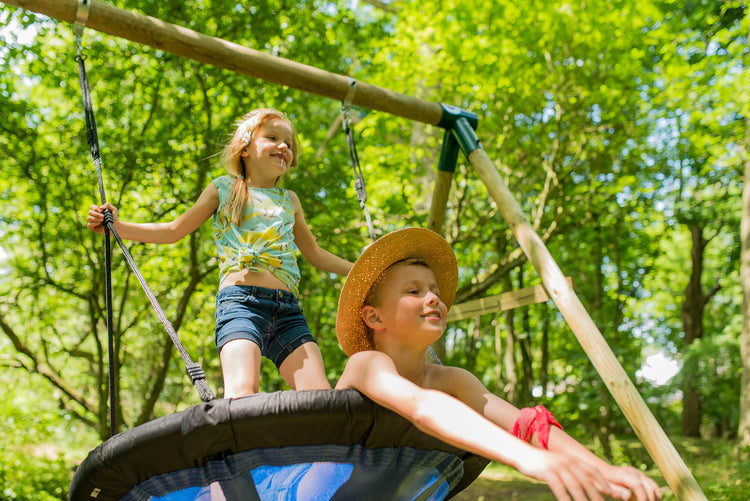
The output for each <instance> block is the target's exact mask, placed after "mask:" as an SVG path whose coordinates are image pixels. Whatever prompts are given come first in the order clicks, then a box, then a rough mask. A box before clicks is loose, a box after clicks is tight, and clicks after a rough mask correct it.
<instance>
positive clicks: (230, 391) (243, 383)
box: [224, 379, 260, 398]
mask: <svg viewBox="0 0 750 501" xmlns="http://www.w3.org/2000/svg"><path fill="white" fill-rule="evenodd" d="M259 392H260V382H259V381H257V380H255V381H252V380H249V379H248V380H240V381H237V380H233V381H231V382H226V381H225V384H224V398H239V397H246V396H248V395H255V394H256V393H259Z"/></svg>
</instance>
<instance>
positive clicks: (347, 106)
mask: <svg viewBox="0 0 750 501" xmlns="http://www.w3.org/2000/svg"><path fill="white" fill-rule="evenodd" d="M354 89H356V82H355V81H354V80H350V82H349V94H348V95H347V97H346V99H345V100H344V103H343V105H342V107H341V113H342V115H343V122H344V132H345V133H346V142H347V144H348V145H349V158H350V159H351V161H352V168H353V169H354V189H355V190H357V199H358V200H359V206H360V207H362V210H363V211H364V213H365V219H366V220H367V228H368V229H369V230H370V238H371V239H372V241H373V242H375V231H374V230H373V227H372V220H371V219H370V211H369V210H367V205H365V202H366V201H367V190H366V189H365V177H364V176H363V175H362V167H360V164H359V155H357V143H356V141H355V140H354V131H353V130H352V127H351V125H350V124H351V119H350V117H349V113H350V111H351V99H352V97H353V94H354V92H355V91H354ZM429 351H430V356H432V360H433V361H434V362H435V363H436V364H437V365H443V361H442V360H440V357H439V356H438V354H437V353H436V352H435V350H434V349H433V347H432V346H430V348H429Z"/></svg>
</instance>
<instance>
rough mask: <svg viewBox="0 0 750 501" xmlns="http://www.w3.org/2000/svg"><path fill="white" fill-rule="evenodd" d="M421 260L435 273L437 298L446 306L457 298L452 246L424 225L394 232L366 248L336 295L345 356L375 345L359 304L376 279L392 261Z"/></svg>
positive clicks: (372, 347)
mask: <svg viewBox="0 0 750 501" xmlns="http://www.w3.org/2000/svg"><path fill="white" fill-rule="evenodd" d="M410 258H417V259H420V260H422V261H424V262H425V263H426V264H427V265H428V266H429V267H430V269H431V270H432V272H433V273H434V274H435V279H436V280H437V284H438V287H439V288H440V299H442V301H443V303H445V306H447V307H448V308H450V307H451V305H452V304H453V300H454V299H455V298H456V286H457V284H458V267H457V265H456V255H455V253H454V252H453V249H452V248H451V246H450V245H449V244H448V242H446V241H445V239H444V238H443V237H441V236H440V235H438V234H437V233H435V232H434V231H430V230H427V229H424V228H406V229H404V230H398V231H394V232H393V233H388V234H387V235H385V236H383V237H381V238H379V239H378V240H376V241H375V242H374V243H373V244H372V245H370V246H369V247H367V248H366V249H365V251H364V252H363V253H362V255H361V256H360V257H359V259H357V262H356V263H354V267H353V268H352V269H351V271H350V272H349V275H347V277H346V282H344V287H343V288H342V289H341V296H339V309H338V313H337V315H336V337H338V340H339V343H340V344H341V348H343V350H344V353H346V355H347V356H351V355H353V354H354V353H357V352H358V351H364V350H373V349H375V346H374V345H373V343H372V338H371V336H370V334H369V333H368V331H367V326H366V325H365V323H364V321H363V320H362V307H363V306H364V304H365V299H366V298H367V294H368V293H369V292H370V289H371V288H372V286H373V284H374V283H375V281H376V280H377V279H378V277H380V275H381V274H382V273H383V272H384V271H385V270H386V269H387V268H388V267H389V266H391V265H392V264H394V263H397V262H399V261H403V260H404V259H410Z"/></svg>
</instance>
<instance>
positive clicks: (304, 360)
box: [279, 342, 331, 390]
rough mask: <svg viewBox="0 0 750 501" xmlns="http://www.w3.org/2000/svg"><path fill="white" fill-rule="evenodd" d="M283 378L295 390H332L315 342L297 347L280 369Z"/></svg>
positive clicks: (321, 356)
mask: <svg viewBox="0 0 750 501" xmlns="http://www.w3.org/2000/svg"><path fill="white" fill-rule="evenodd" d="M279 372H280V373H281V377H283V378H284V381H286V384H288V385H289V387H290V388H291V389H293V390H330V389H331V384H330V383H329V382H328V378H326V371H325V368H324V367H323V355H321V354H320V348H318V345H317V344H316V343H313V342H308V343H305V344H303V345H302V346H299V347H297V349H295V350H294V351H293V352H292V353H291V355H289V356H288V357H286V358H285V359H284V361H283V362H282V363H281V367H279Z"/></svg>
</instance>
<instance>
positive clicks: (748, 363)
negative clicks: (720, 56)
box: [737, 14, 750, 447]
mask: <svg viewBox="0 0 750 501" xmlns="http://www.w3.org/2000/svg"><path fill="white" fill-rule="evenodd" d="M748 15H750V14H748ZM744 183H745V184H744V185H743V190H742V225H741V229H740V231H741V239H742V242H741V246H742V250H741V253H742V257H741V261H740V280H741V282H742V297H743V301H742V336H741V339H740V355H741V358H742V383H741V387H740V425H739V429H738V431H737V435H738V438H739V442H740V444H741V445H742V446H744V447H750V116H745V179H744Z"/></svg>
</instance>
